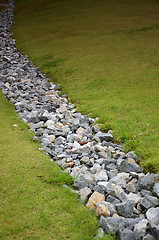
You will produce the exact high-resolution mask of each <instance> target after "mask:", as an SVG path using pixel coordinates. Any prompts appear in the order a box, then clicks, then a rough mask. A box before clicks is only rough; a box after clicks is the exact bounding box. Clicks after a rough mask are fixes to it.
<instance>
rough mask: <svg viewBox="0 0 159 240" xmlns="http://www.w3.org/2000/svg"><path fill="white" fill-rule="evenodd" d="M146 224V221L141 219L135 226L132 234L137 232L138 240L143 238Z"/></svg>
mask: <svg viewBox="0 0 159 240" xmlns="http://www.w3.org/2000/svg"><path fill="white" fill-rule="evenodd" d="M147 224H148V221H147V219H143V220H141V221H140V222H139V223H137V224H136V225H135V227H134V232H137V233H138V236H139V237H140V238H141V237H144V236H145V234H146V229H147Z"/></svg>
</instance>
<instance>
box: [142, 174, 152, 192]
mask: <svg viewBox="0 0 159 240" xmlns="http://www.w3.org/2000/svg"><path fill="white" fill-rule="evenodd" d="M154 184H155V176H154V174H153V173H151V174H150V173H147V174H146V175H145V176H144V177H142V179H141V180H140V185H141V188H145V189H147V190H151V188H152V187H153V186H154Z"/></svg>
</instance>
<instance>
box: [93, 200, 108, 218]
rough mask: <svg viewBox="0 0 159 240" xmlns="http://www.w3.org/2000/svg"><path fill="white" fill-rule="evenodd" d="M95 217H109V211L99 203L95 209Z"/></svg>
mask: <svg viewBox="0 0 159 240" xmlns="http://www.w3.org/2000/svg"><path fill="white" fill-rule="evenodd" d="M96 215H97V216H98V217H100V216H101V215H103V216H104V217H109V216H110V211H109V209H108V208H107V207H106V206H105V205H104V204H101V203H100V204H99V205H98V206H97V208H96Z"/></svg>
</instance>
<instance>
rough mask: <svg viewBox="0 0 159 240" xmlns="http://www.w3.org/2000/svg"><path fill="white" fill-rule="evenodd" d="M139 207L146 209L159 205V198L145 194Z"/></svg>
mask: <svg viewBox="0 0 159 240" xmlns="http://www.w3.org/2000/svg"><path fill="white" fill-rule="evenodd" d="M140 205H141V207H143V208H145V209H148V208H150V207H155V206H157V205H159V199H158V198H156V197H152V196H146V197H144V198H143V199H142V201H141V202H140Z"/></svg>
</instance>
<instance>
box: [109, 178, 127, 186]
mask: <svg viewBox="0 0 159 240" xmlns="http://www.w3.org/2000/svg"><path fill="white" fill-rule="evenodd" d="M109 182H110V183H114V184H116V185H119V186H121V187H122V188H126V181H125V179H124V178H123V177H120V176H116V177H113V178H111V179H110V181H109Z"/></svg>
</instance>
